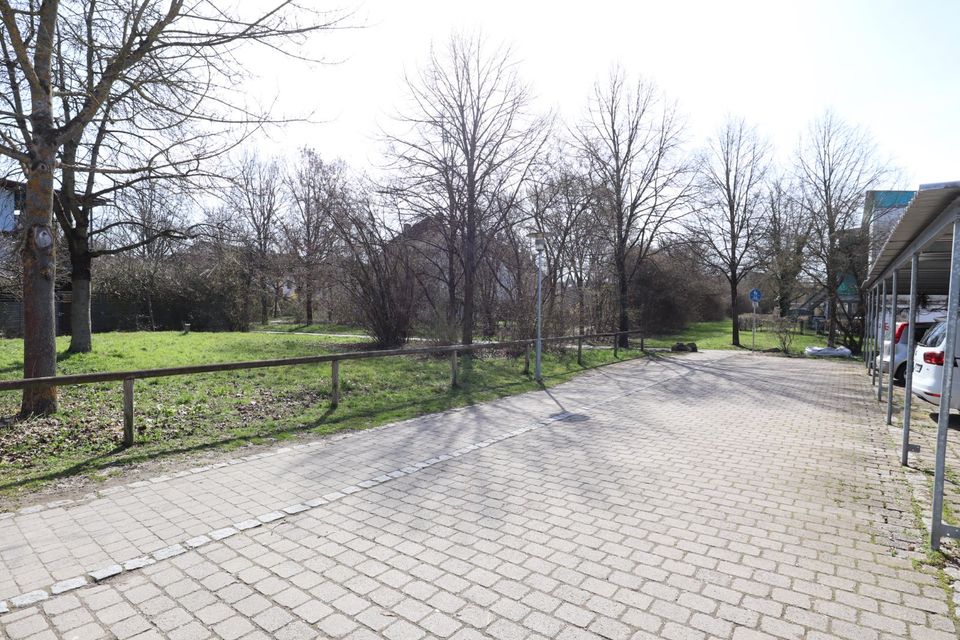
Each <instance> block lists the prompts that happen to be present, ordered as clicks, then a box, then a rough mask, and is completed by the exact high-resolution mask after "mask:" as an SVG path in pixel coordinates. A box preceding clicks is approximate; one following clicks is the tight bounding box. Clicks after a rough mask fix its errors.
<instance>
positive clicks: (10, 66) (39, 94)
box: [0, 0, 339, 415]
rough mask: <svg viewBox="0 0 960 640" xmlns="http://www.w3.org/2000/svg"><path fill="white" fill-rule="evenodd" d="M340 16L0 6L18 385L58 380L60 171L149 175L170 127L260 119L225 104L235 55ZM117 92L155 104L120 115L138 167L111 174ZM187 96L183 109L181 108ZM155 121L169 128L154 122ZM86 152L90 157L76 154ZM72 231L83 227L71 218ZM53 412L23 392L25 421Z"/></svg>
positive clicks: (41, 1)
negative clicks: (154, 143)
mask: <svg viewBox="0 0 960 640" xmlns="http://www.w3.org/2000/svg"><path fill="white" fill-rule="evenodd" d="M338 18H339V16H336V17H334V18H333V20H332V21H331V20H330V19H327V17H326V16H323V15H322V14H321V15H318V14H316V13H304V12H303V10H302V9H301V8H300V7H299V6H298V5H297V4H296V3H294V2H292V1H291V0H286V1H276V2H274V3H272V4H271V6H269V7H268V8H266V9H259V10H256V12H255V14H253V15H243V14H241V13H238V12H237V11H236V10H234V9H233V8H227V7H223V6H220V3H217V2H214V1H212V0H200V1H199V2H195V3H192V4H188V3H184V2H183V0H133V1H131V2H96V1H94V0H62V1H60V0H0V20H2V24H3V29H2V30H0V55H2V56H3V62H4V65H5V70H6V73H5V78H4V80H5V82H6V84H7V90H5V91H3V92H2V93H0V101H2V105H3V108H2V110H0V154H2V155H5V156H8V157H10V158H13V159H14V160H16V161H18V162H20V164H21V167H22V172H23V175H24V176H25V177H26V182H27V187H26V199H25V207H24V211H23V214H22V216H21V219H22V223H23V232H24V233H23V240H22V249H21V259H22V262H23V280H24V282H23V289H24V376H26V377H37V376H51V375H54V374H55V373H56V342H55V337H56V327H55V314H54V293H55V290H54V273H55V271H56V251H55V247H54V242H53V238H54V232H53V229H52V226H53V211H54V207H53V199H54V198H53V194H54V183H55V177H56V174H57V173H58V169H60V170H62V169H63V168H73V169H76V170H77V171H80V172H83V173H85V174H86V176H87V179H88V180H89V181H93V182H94V183H97V181H98V177H102V176H104V175H123V174H126V175H128V176H135V175H151V174H152V173H154V172H155V171H158V170H160V169H161V168H162V167H169V166H174V165H177V164H179V163H180V162H181V161H182V160H183V156H178V155H177V154H168V153H165V151H166V150H167V149H169V145H167V144H164V143H161V144H160V145H159V146H158V148H157V150H156V152H154V153H150V151H149V149H150V148H151V142H150V140H149V139H150V138H151V137H152V136H158V137H160V138H163V137H164V136H162V135H161V134H160V132H161V131H162V129H163V127H164V126H166V125H167V124H169V123H170V122H171V121H172V122H176V121H178V120H179V121H202V122H205V123H207V124H208V125H210V126H213V123H215V122H219V123H221V125H223V124H224V123H229V126H231V127H233V128H235V129H236V128H242V125H243V124H249V123H254V124H255V123H258V122H262V121H263V120H264V116H263V115H262V114H260V113H256V112H252V111H251V110H248V109H246V108H244V107H243V106H238V105H242V101H235V102H231V101H230V100H227V99H225V97H224V95H223V92H224V91H228V90H229V87H231V86H236V85H235V82H234V81H235V80H236V79H237V77H238V75H239V74H241V73H242V69H240V68H239V65H236V64H234V62H235V61H234V60H233V58H232V53H233V52H234V50H235V48H236V47H237V46H238V45H240V44H241V43H243V42H249V41H256V42H262V43H265V44H267V45H268V46H270V47H272V48H274V49H280V50H283V47H284V46H286V45H287V44H289V43H290V42H291V41H295V40H298V39H300V38H302V37H303V36H304V35H305V34H307V33H309V32H311V31H314V30H317V29H321V28H325V27H330V26H332V23H335V22H336V20H337V19H338ZM91 58H92V60H93V62H92V64H88V62H89V61H90V60H91ZM158 82H160V83H162V84H157V83H158ZM158 87H162V89H158ZM123 95H130V96H133V95H136V100H137V102H138V103H139V104H144V103H147V104H151V105H152V106H154V107H156V110H155V111H153V112H151V111H147V112H146V113H144V114H143V117H142V118H141V119H138V118H137V115H136V113H135V112H133V111H132V112H130V113H128V114H127V115H126V116H125V117H124V118H123V120H125V121H126V122H128V123H129V127H128V129H127V131H128V132H130V133H131V134H132V136H131V137H130V138H127V140H126V145H125V148H128V149H138V150H139V155H138V156H137V157H139V158H140V159H146V160H147V162H146V163H144V164H140V163H132V164H126V163H120V162H119V161H118V163H117V165H113V166H111V165H110V164H109V163H108V162H105V161H104V160H103V159H102V158H101V157H100V152H99V149H101V148H102V147H101V146H100V145H98V140H101V135H104V136H105V135H106V134H102V132H103V131H104V130H105V128H106V129H110V128H111V126H112V125H111V118H110V117H106V118H105V117H104V114H105V112H106V111H111V112H112V110H113V108H114V107H112V106H111V105H114V104H118V103H122V102H123V100H122V99H121V98H120V96H123ZM55 96H56V97H57V98H63V97H72V98H75V100H62V99H56V100H55ZM184 96H186V97H189V100H188V101H186V102H183V101H179V100H176V98H177V97H181V98H182V97H184ZM126 104H130V103H126ZM157 114H165V116H166V118H167V120H166V121H164V120H162V119H161V120H159V121H158V120H155V119H154V117H153V116H156V115H157ZM104 123H105V124H104ZM138 132H139V134H138ZM101 142H102V140H101ZM120 145H123V142H122V141H121V142H119V143H118V145H115V150H116V151H117V152H120V151H121V150H122V149H121V147H120ZM81 146H86V147H87V149H88V151H87V152H84V153H80V152H79V148H80V147H81ZM204 155H205V154H201V156H200V158H201V159H202V158H203V156H204ZM60 177H61V183H62V188H61V194H67V195H68V196H70V195H72V194H73V193H75V186H76V185H75V184H71V179H70V177H69V174H61V176H60ZM87 204H89V202H88V203H87ZM70 209H71V207H69V206H65V207H64V210H65V211H69V210H70ZM72 224H74V225H78V226H80V227H82V224H80V223H78V222H77V221H76V220H74V221H73V223H72ZM56 408H57V391H56V388H55V387H50V386H44V387H34V388H30V389H26V390H24V394H23V401H22V404H21V414H22V415H29V414H46V413H51V412H53V411H56Z"/></svg>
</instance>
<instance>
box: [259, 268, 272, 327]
mask: <svg viewBox="0 0 960 640" xmlns="http://www.w3.org/2000/svg"><path fill="white" fill-rule="evenodd" d="M262 268H263V267H261V269H262ZM269 320H270V296H269V294H268V293H267V279H266V278H265V277H264V276H263V275H261V276H260V324H267V322H268V321H269Z"/></svg>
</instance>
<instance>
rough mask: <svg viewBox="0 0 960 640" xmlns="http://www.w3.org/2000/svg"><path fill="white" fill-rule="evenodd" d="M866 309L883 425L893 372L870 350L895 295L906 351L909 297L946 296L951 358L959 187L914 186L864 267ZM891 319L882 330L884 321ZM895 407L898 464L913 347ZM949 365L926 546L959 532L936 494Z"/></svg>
mask: <svg viewBox="0 0 960 640" xmlns="http://www.w3.org/2000/svg"><path fill="white" fill-rule="evenodd" d="M865 287H866V291H867V309H866V318H865V323H864V331H865V334H866V335H865V343H864V364H865V366H866V367H867V370H868V371H869V373H870V376H871V378H872V382H873V384H874V385H875V386H876V388H877V400H882V399H883V398H884V394H886V402H887V407H886V409H887V424H892V419H893V372H892V371H891V372H890V375H887V376H886V380H884V372H883V369H882V367H876V366H874V362H875V359H876V355H877V351H878V349H879V348H880V346H881V345H882V343H883V341H884V340H889V341H891V343H892V341H893V333H894V331H895V329H896V321H895V320H896V316H897V313H898V311H900V310H899V309H897V296H898V295H904V294H909V296H910V303H909V311H908V322H909V324H908V327H907V336H908V342H907V344H908V345H913V343H914V340H915V337H916V327H915V324H916V316H917V296H918V294H920V293H924V294H926V295H946V296H948V297H947V314H946V317H947V332H946V340H945V343H944V353H945V354H947V356H946V357H947V359H948V361H949V358H950V357H951V354H955V353H956V345H957V320H958V318H957V315H958V308H960V182H946V183H937V184H927V185H921V186H920V189H919V191H918V192H917V195H916V196H915V197H914V199H913V201H912V202H911V203H910V205H909V206H908V207H907V210H906V211H905V212H904V214H903V217H902V218H901V219H900V221H899V222H898V223H897V225H896V226H895V227H894V228H893V230H892V231H891V233H890V236H889V237H888V238H887V240H886V242H885V243H884V245H883V247H882V248H881V249H880V252H879V253H878V255H877V258H876V260H875V261H874V262H873V264H871V265H870V270H869V273H868V274H867V279H866V283H865ZM888 316H889V317H890V318H892V319H893V321H892V322H890V323H889V324H888V326H887V327H884V326H883V324H884V323H883V319H884V318H885V317H888ZM907 351H908V356H907V364H906V371H905V374H906V375H905V383H906V384H905V389H904V393H905V397H906V399H907V400H906V401H905V402H904V403H903V438H902V443H901V453H900V461H901V463H902V464H904V465H906V464H907V462H908V454H909V453H910V451H911V450H914V451H916V449H912V448H911V444H910V401H909V400H910V398H911V396H912V392H913V370H914V362H913V352H914V350H913V348H908V350H907ZM955 367H956V364H954V366H953V367H944V369H943V381H942V386H941V392H940V408H939V410H938V413H939V415H938V420H937V439H936V442H937V450H936V466H935V474H934V488H933V522H932V523H931V538H930V546H931V548H933V549H934V550H937V549H939V548H940V540H941V538H943V537H944V536H946V537H950V538H958V539H960V527H952V526H949V525H947V524H945V523H944V522H943V491H944V474H945V464H946V446H947V435H948V427H949V421H950V395H951V391H952V388H953V376H954V375H955Z"/></svg>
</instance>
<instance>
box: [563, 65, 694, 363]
mask: <svg viewBox="0 0 960 640" xmlns="http://www.w3.org/2000/svg"><path fill="white" fill-rule="evenodd" d="M682 131H683V128H682V125H681V123H680V121H679V119H678V117H677V113H676V110H675V108H674V107H673V106H672V105H669V104H665V103H664V100H663V98H662V97H661V95H660V94H659V92H658V91H657V89H656V88H655V87H654V86H653V85H652V84H649V83H644V82H643V81H639V82H637V83H636V85H634V86H632V87H631V86H629V85H628V83H627V80H626V76H625V74H624V72H623V71H621V70H619V69H614V70H613V71H612V72H611V73H610V76H609V78H608V80H607V81H606V82H605V83H599V82H598V83H597V84H596V86H595V87H594V94H593V98H592V100H591V102H590V106H589V114H588V117H587V119H586V122H584V123H583V124H582V125H581V126H580V127H579V128H578V129H577V131H576V132H575V137H576V139H577V141H578V143H579V146H580V148H581V150H582V152H583V154H584V156H585V158H586V159H587V160H588V161H589V163H590V168H591V173H592V175H593V180H594V182H595V188H596V193H597V196H598V197H599V198H600V203H601V204H600V207H601V211H602V212H603V224H601V225H599V227H600V228H601V229H602V230H603V231H604V232H605V234H606V242H607V246H608V247H609V248H610V252H611V254H612V256H611V257H612V265H613V268H614V272H615V277H616V284H617V328H618V330H619V331H624V332H625V331H629V330H630V316H629V309H630V299H629V283H630V280H631V279H632V278H633V276H634V274H635V273H636V271H637V269H638V268H639V266H640V264H641V263H642V262H643V261H644V260H646V259H647V258H648V257H649V256H650V255H652V254H653V253H654V252H656V251H657V249H658V248H659V246H660V245H659V244H658V243H659V242H660V241H661V240H662V239H663V238H662V235H663V234H664V232H665V231H667V230H669V228H670V225H671V224H672V223H674V222H676V221H678V220H679V219H680V218H681V217H682V216H683V215H684V213H685V211H684V207H683V204H684V203H685V202H686V201H687V199H688V197H689V195H690V171H689V168H688V167H687V165H686V163H685V161H684V159H683V158H682V156H681V149H680V145H681V141H682V140H681V134H682ZM620 343H621V345H622V346H624V347H625V346H627V335H626V334H624V335H622V336H621V337H620Z"/></svg>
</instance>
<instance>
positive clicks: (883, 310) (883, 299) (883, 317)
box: [875, 280, 887, 402]
mask: <svg viewBox="0 0 960 640" xmlns="http://www.w3.org/2000/svg"><path fill="white" fill-rule="evenodd" d="M881 291H882V293H881V294H880V322H878V323H877V336H878V340H877V354H878V355H879V357H878V358H877V360H878V362H877V367H876V369H877V370H876V371H875V374H876V376H877V402H879V401H880V400H882V399H883V336H884V331H883V325H884V324H885V323H886V322H887V281H886V280H884V281H883V288H882V290H881Z"/></svg>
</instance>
